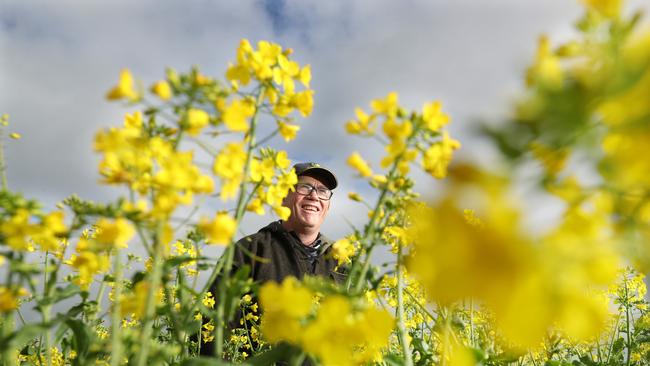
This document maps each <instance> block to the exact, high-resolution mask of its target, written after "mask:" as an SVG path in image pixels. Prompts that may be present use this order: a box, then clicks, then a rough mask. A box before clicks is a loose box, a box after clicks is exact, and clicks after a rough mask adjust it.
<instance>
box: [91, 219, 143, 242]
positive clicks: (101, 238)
mask: <svg viewBox="0 0 650 366" xmlns="http://www.w3.org/2000/svg"><path fill="white" fill-rule="evenodd" d="M95 226H96V227H97V235H96V236H95V240H96V241H97V242H98V243H99V244H103V245H104V246H106V247H107V248H128V246H129V244H128V243H129V240H131V238H132V237H133V235H134V234H135V229H134V228H133V225H131V223H130V222H129V221H128V220H126V219H125V218H122V217H118V218H117V219H115V220H109V219H106V218H101V219H99V221H97V223H96V224H95Z"/></svg>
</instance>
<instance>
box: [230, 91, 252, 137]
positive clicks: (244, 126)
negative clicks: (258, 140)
mask: <svg viewBox="0 0 650 366" xmlns="http://www.w3.org/2000/svg"><path fill="white" fill-rule="evenodd" d="M253 114H255V106H254V105H253V104H252V103H251V102H250V101H248V100H243V99H236V100H233V101H232V103H230V104H229V105H228V106H227V107H226V109H225V110H224V112H223V115H222V118H223V121H224V123H225V124H226V127H228V129H229V130H231V131H236V132H246V131H248V118H249V117H251V116H253Z"/></svg>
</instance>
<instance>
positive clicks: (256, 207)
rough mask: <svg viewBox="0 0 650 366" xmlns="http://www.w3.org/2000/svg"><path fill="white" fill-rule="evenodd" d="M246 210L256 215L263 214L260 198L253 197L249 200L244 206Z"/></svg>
mask: <svg viewBox="0 0 650 366" xmlns="http://www.w3.org/2000/svg"><path fill="white" fill-rule="evenodd" d="M246 211H250V212H255V213H256V214H258V215H260V216H261V215H264V214H265V211H264V204H263V202H262V200H261V199H259V198H255V199H252V200H251V201H250V203H249V204H248V206H246Z"/></svg>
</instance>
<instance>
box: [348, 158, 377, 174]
mask: <svg viewBox="0 0 650 366" xmlns="http://www.w3.org/2000/svg"><path fill="white" fill-rule="evenodd" d="M347 163H348V165H349V166H351V167H352V168H354V169H355V170H356V171H357V172H358V173H359V174H360V175H361V176H362V177H370V176H372V169H370V166H369V165H368V163H366V161H365V160H363V158H362V157H361V155H359V153H357V152H355V153H352V154H351V155H350V156H349V157H348V160H347Z"/></svg>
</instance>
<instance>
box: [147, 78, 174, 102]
mask: <svg viewBox="0 0 650 366" xmlns="http://www.w3.org/2000/svg"><path fill="white" fill-rule="evenodd" d="M151 92H152V93H154V94H156V95H157V96H158V98H160V99H162V100H165V101H167V100H169V99H171V97H172V88H171V87H170V86H169V83H168V82H167V81H165V80H160V81H158V82H156V83H155V84H153V86H152V87H151Z"/></svg>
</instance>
